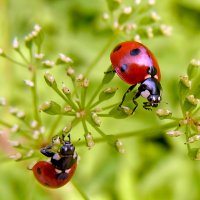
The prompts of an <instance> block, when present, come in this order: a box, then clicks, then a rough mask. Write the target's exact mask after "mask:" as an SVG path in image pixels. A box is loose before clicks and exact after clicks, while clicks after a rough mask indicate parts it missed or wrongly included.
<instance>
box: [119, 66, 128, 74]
mask: <svg viewBox="0 0 200 200" xmlns="http://www.w3.org/2000/svg"><path fill="white" fill-rule="evenodd" d="M127 69H128V65H127V64H123V65H122V66H121V67H120V71H121V72H125V71H126V70H127Z"/></svg>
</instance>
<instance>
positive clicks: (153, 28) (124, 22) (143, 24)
mask: <svg viewBox="0 0 200 200" xmlns="http://www.w3.org/2000/svg"><path fill="white" fill-rule="evenodd" d="M107 3H108V8H109V10H110V11H111V12H110V14H108V13H103V19H104V20H105V21H107V22H110V24H111V25H112V27H113V30H114V32H116V33H118V32H122V33H125V34H126V35H130V36H131V37H132V38H134V40H136V41H141V38H152V37H155V36H157V35H165V36H169V35H171V31H172V28H171V27H170V26H167V25H165V24H162V23H161V17H160V16H159V14H158V13H157V12H156V11H155V10H154V9H153V5H154V4H155V0H149V1H148V2H146V3H144V2H141V1H140V0H135V2H133V4H131V5H128V6H126V7H123V5H122V3H121V1H116V0H108V1H107ZM116 10H117V11H118V12H117V13H118V14H117V15H115V14H114V11H116ZM135 13H137V15H135ZM110 15H113V16H112V17H111V16H110ZM132 38H131V39H132Z"/></svg>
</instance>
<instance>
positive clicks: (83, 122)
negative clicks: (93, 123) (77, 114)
mask: <svg viewBox="0 0 200 200" xmlns="http://www.w3.org/2000/svg"><path fill="white" fill-rule="evenodd" d="M82 125H83V129H84V131H85V134H87V133H88V132H89V131H88V128H87V125H86V121H85V120H84V119H83V120H82Z"/></svg>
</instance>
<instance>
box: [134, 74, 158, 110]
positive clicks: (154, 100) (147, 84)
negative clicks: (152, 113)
mask: <svg viewBox="0 0 200 200" xmlns="http://www.w3.org/2000/svg"><path fill="white" fill-rule="evenodd" d="M138 90H139V93H140V94H141V96H143V97H144V98H146V99H147V100H148V105H147V104H146V105H147V106H151V107H157V106H158V104H159V103H160V101H161V96H160V90H161V85H160V82H159V81H158V80H157V79H155V78H153V77H151V78H147V79H145V80H144V81H143V82H142V83H141V85H140V87H139V88H138Z"/></svg>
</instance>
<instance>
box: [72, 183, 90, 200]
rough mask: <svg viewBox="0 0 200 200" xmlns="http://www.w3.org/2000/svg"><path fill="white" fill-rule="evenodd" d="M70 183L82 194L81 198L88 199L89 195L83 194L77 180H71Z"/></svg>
mask: <svg viewBox="0 0 200 200" xmlns="http://www.w3.org/2000/svg"><path fill="white" fill-rule="evenodd" d="M71 183H72V184H73V186H74V187H75V188H76V190H77V191H78V192H79V194H80V195H81V196H82V198H83V199H85V200H89V197H88V196H87V195H86V194H85V192H84V191H83V190H82V188H81V187H80V185H78V184H77V182H75V181H74V180H72V181H71Z"/></svg>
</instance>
